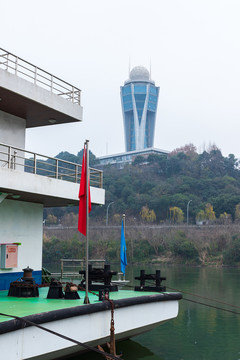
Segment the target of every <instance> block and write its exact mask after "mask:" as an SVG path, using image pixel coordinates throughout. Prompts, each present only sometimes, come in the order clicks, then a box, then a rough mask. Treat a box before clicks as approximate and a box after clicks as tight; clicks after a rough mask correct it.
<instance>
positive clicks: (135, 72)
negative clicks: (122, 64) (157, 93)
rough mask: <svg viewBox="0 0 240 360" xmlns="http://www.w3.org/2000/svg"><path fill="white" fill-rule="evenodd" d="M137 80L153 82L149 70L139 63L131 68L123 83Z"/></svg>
mask: <svg viewBox="0 0 240 360" xmlns="http://www.w3.org/2000/svg"><path fill="white" fill-rule="evenodd" d="M138 81H144V82H151V83H153V84H154V81H153V80H151V79H150V73H149V71H148V70H147V69H146V68H145V67H144V66H141V65H139V66H135V67H134V68H132V70H131V71H130V74H129V79H128V80H127V81H125V84H127V83H130V82H138Z"/></svg>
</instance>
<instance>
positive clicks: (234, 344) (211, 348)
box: [72, 266, 240, 360]
mask: <svg viewBox="0 0 240 360" xmlns="http://www.w3.org/2000/svg"><path fill="white" fill-rule="evenodd" d="M145 270H146V272H147V271H148V272H155V268H148V269H147V268H146V267H145ZM161 270H162V276H166V277H167V280H166V282H165V283H166V286H169V287H171V288H176V289H181V290H182V291H185V292H188V293H194V294H199V295H201V296H204V297H208V298H213V299H217V300H220V301H224V302H225V303H229V304H232V305H235V306H239V308H237V307H235V308H231V307H230V306H227V305H222V304H218V303H216V302H209V301H207V300H205V299H199V298H196V297H192V296H190V295H187V294H183V295H184V297H185V298H188V299H193V300H197V301H200V302H204V303H209V304H211V305H215V306H217V307H223V308H226V309H231V310H233V311H235V312H238V313H239V315H237V314H231V313H227V312H224V311H221V310H218V309H215V308H209V307H205V306H202V305H199V304H194V303H191V302H188V301H186V300H181V301H180V311H179V315H178V317H177V318H176V319H174V320H170V321H169V322H167V323H165V324H162V325H160V326H159V327H157V328H156V329H154V330H152V331H150V332H148V333H146V334H143V335H140V336H137V337H134V338H132V339H131V340H127V341H122V342H120V343H117V352H118V353H119V352H122V353H123V358H124V360H130V359H131V360H133V359H134V360H135V359H136V360H138V359H142V360H157V359H158V360H240V301H239V299H240V269H234V268H192V267H184V266H182V267H175V266H174V267H161ZM137 275H139V269H138V268H130V267H128V268H127V273H126V277H127V278H128V279H129V280H131V281H132V284H133V282H134V280H133V279H134V276H137ZM102 358H103V357H101V356H100V355H98V354H93V353H88V354H84V355H81V356H77V357H76V356H75V357H73V358H72V360H79V359H80V360H87V359H88V360H89V359H91V360H97V359H102Z"/></svg>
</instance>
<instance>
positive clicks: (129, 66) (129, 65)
mask: <svg viewBox="0 0 240 360" xmlns="http://www.w3.org/2000/svg"><path fill="white" fill-rule="evenodd" d="M130 70H131V56H129V61H128V76H129V77H130Z"/></svg>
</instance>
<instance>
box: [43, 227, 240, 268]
mask: <svg viewBox="0 0 240 360" xmlns="http://www.w3.org/2000/svg"><path fill="white" fill-rule="evenodd" d="M120 234H121V228H120V226H114V227H112V226H109V227H108V226H97V225H94V226H90V234H89V239H90V241H89V252H90V256H91V257H92V258H100V259H105V260H106V261H108V262H110V263H114V262H115V261H116V262H117V261H118V259H119V258H120ZM125 237H126V243H127V256H128V262H129V263H131V264H139V263H144V264H146V263H149V264H171V263H172V264H179V265H180V264H184V265H194V266H200V265H201V266H219V267H221V266H233V265H234V266H240V224H231V225H209V226H206V225H203V226H183V225H182V226H159V227H158V226H144V225H140V226H138V225H136V226H129V227H126V233H125ZM84 244H85V239H84V236H82V235H81V234H80V233H79V232H78V231H77V229H76V227H54V228H51V227H44V233H43V259H44V262H49V261H50V260H51V259H52V260H56V261H57V260H60V259H61V258H66V257H67V258H76V257H77V258H83V257H84V246H85V245H84Z"/></svg>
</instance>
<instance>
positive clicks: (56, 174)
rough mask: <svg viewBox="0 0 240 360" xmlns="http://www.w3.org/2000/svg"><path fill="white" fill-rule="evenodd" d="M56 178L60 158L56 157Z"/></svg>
mask: <svg viewBox="0 0 240 360" xmlns="http://www.w3.org/2000/svg"><path fill="white" fill-rule="evenodd" d="M56 179H58V159H56Z"/></svg>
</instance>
